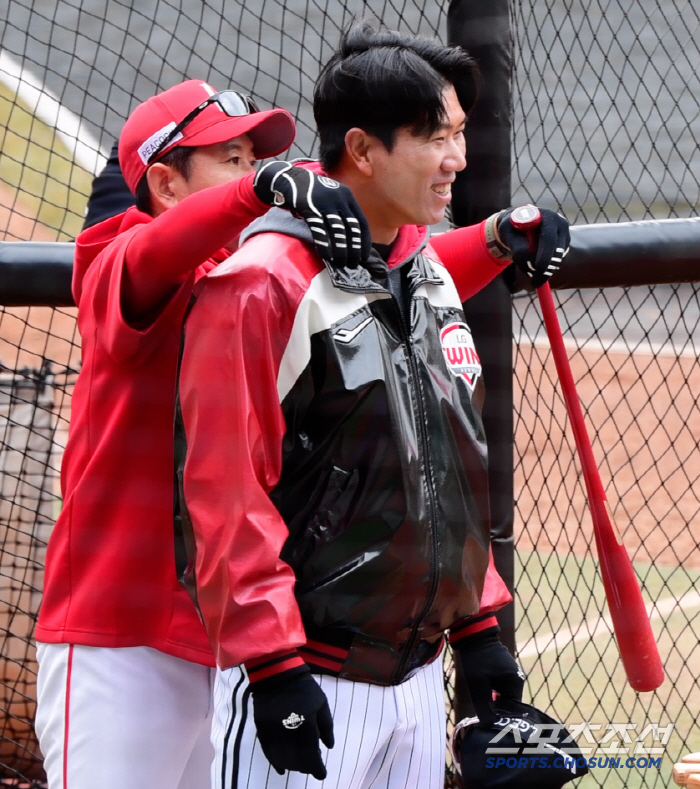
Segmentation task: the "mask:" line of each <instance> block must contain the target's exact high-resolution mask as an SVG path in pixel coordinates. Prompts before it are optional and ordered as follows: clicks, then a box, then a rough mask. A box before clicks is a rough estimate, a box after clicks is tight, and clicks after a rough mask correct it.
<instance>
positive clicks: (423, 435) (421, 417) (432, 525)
mask: <svg viewBox="0 0 700 789" xmlns="http://www.w3.org/2000/svg"><path fill="white" fill-rule="evenodd" d="M420 284H421V283H420V281H416V282H413V283H412V285H411V288H410V290H409V293H408V302H409V303H408V310H409V314H410V317H411V318H412V317H413V315H412V313H413V294H414V293H415V291H416V289H417V287H418V286H419V285H420ZM392 297H393V296H392ZM393 298H394V303H395V304H396V309H397V312H398V315H399V324H400V326H401V334H402V335H403V340H404V345H405V347H406V351H407V357H408V363H409V368H410V370H411V376H412V377H413V382H414V386H413V388H414V391H415V393H416V404H417V411H418V414H417V416H418V436H419V441H420V447H421V450H422V455H423V458H424V466H425V477H426V484H425V488H426V492H427V499H428V529H429V530H430V537H431V539H430V549H431V556H430V586H429V589H428V594H427V597H426V600H425V605H424V606H423V609H422V610H421V612H420V615H419V616H418V618H417V620H416V623H415V624H414V625H413V628H412V629H411V635H410V636H409V638H408V641H407V642H406V646H405V647H404V649H403V653H404V654H403V657H402V658H401V660H400V661H399V664H398V666H397V668H396V671H395V672H394V677H393V680H394V684H396V683H398V682H400V681H401V680H402V679H403V675H404V672H405V670H406V664H407V662H408V660H409V658H410V656H411V652H412V650H413V647H414V646H415V643H416V641H417V638H418V629H419V627H420V625H421V623H422V622H423V619H424V618H425V617H426V616H427V615H428V612H429V611H430V609H431V608H432V607H433V603H434V602H435V597H436V595H437V588H438V575H439V573H438V570H437V554H438V537H437V515H436V513H437V503H436V501H435V498H436V497H435V484H434V477H433V467H432V464H431V463H430V462H429V458H430V453H429V444H428V428H427V426H426V424H425V407H424V403H423V393H422V389H421V385H420V378H419V370H418V364H417V362H416V358H415V352H414V349H413V340H412V338H411V330H410V323H409V324H408V325H406V321H405V320H404V316H403V312H402V310H401V306H400V305H399V303H398V300H397V299H396V298H395V297H393Z"/></svg>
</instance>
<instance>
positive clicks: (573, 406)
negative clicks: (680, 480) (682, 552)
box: [511, 205, 664, 691]
mask: <svg viewBox="0 0 700 789" xmlns="http://www.w3.org/2000/svg"><path fill="white" fill-rule="evenodd" d="M541 219H542V218H541V214H540V212H539V209H538V208H537V207H536V206H531V205H527V206H522V207H521V208H516V209H515V210H514V211H513V212H512V214H511V222H512V224H513V226H514V227H515V228H516V229H519V230H523V231H525V232H528V231H530V233H532V235H534V233H533V232H532V228H534V227H536V226H537V225H538V224H539V223H540V222H541ZM533 240H534V239H533ZM532 246H533V244H532V241H531V248H532ZM537 295H538V297H539V300H540V307H541V309H542V317H543V319H544V325H545V328H546V329H547V336H548V337H549V344H550V346H551V348H552V356H553V357H554V363H555V365H556V368H557V375H558V376H559V381H560V383H561V388H562V392H563V395H564V403H565V405H566V411H567V414H568V417H569V421H570V423H571V426H572V429H573V432H574V440H575V442H576V449H577V451H578V456H579V459H580V461H581V468H582V470H583V479H584V482H585V485H586V493H587V495H588V505H589V507H590V510H591V517H592V520H593V533H594V535H595V542H596V549H597V551H598V560H599V562H600V572H601V575H602V577H603V586H604V587H605V597H606V599H607V601H608V608H609V609H610V616H611V618H612V624H613V630H614V631H615V638H616V639H617V646H618V649H619V651H620V657H621V658H622V665H623V667H624V669H625V673H626V675H627V679H628V681H629V683H630V685H631V686H632V688H634V690H636V691H651V690H654V689H655V688H658V687H659V685H661V683H662V682H663V681H664V670H663V666H662V664H661V658H660V656H659V650H658V647H657V645H656V640H655V639H654V633H653V632H652V629H651V623H650V621H649V616H648V614H647V610H646V606H645V605H644V598H643V597H642V592H641V589H640V588H639V582H638V580H637V576H636V575H635V572H634V568H633V567H632V562H631V561H630V558H629V556H628V555H627V551H626V550H625V547H624V545H623V544H622V541H621V540H620V537H619V535H618V532H617V529H616V528H615V527H614V525H613V523H612V521H611V519H610V515H609V513H608V506H607V496H606V495H605V489H604V487H603V483H602V481H601V478H600V473H599V471H598V466H597V464H596V461H595V456H594V454H593V447H592V446H591V440H590V438H589V435H588V431H587V429H586V423H585V421H584V418H583V410H582V409H581V402H580V400H579V398H578V394H577V392H576V384H575V382H574V376H573V374H572V372H571V366H570V365H569V357H568V355H567V353H566V348H565V346H564V338H563V336H562V332H561V326H560V325H559V318H558V317H557V311H556V307H555V306H554V299H553V298H552V291H551V289H550V287H549V283H548V282H545V284H544V285H542V286H541V287H539V288H538V289H537Z"/></svg>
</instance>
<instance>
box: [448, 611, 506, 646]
mask: <svg viewBox="0 0 700 789" xmlns="http://www.w3.org/2000/svg"><path fill="white" fill-rule="evenodd" d="M492 628H493V630H494V633H498V632H499V631H500V627H499V626H498V620H497V619H496V617H495V616H493V615H492V614H489V615H488V616H482V617H478V618H472V619H467V620H465V621H464V622H463V623H462V624H461V625H458V626H457V627H454V628H452V630H450V644H452V645H455V644H456V643H457V642H458V641H462V640H463V639H465V638H469V636H475V635H476V634H477V633H483V631H484V630H489V629H492Z"/></svg>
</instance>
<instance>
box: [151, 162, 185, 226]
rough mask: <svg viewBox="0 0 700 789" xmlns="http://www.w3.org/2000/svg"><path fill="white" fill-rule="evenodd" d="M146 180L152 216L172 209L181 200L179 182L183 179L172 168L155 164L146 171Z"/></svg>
mask: <svg viewBox="0 0 700 789" xmlns="http://www.w3.org/2000/svg"><path fill="white" fill-rule="evenodd" d="M146 179H147V181H148V188H149V190H150V192H151V208H152V210H153V215H154V216H158V214H162V213H163V211H165V210H166V209H168V208H172V207H173V206H174V205H176V204H177V203H179V202H180V200H181V199H182V197H181V189H180V186H181V184H180V182H181V181H182V180H183V178H182V175H181V174H180V173H179V172H178V171H177V170H176V169H175V168H174V167H171V166H170V165H168V164H163V163H162V162H155V163H154V164H152V165H151V166H150V167H149V168H148V170H147V171H146Z"/></svg>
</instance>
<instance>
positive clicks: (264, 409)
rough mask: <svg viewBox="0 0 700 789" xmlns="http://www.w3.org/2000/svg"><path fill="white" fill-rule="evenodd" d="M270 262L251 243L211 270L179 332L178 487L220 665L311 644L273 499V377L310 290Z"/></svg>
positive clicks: (278, 449) (276, 419)
mask: <svg viewBox="0 0 700 789" xmlns="http://www.w3.org/2000/svg"><path fill="white" fill-rule="evenodd" d="M297 243H298V242H297ZM256 258H257V260H258V261H262V262H261V263H257V262H256ZM269 260H270V255H269V251H267V252H265V251H264V250H259V249H258V250H257V252H256V239H255V238H254V239H253V240H252V241H251V242H249V243H248V244H247V245H246V246H245V247H244V248H243V249H242V250H241V251H240V252H239V253H238V254H237V255H236V256H234V258H233V259H231V260H229V261H227V262H226V263H224V264H222V265H221V266H220V267H219V268H218V269H216V270H215V271H214V272H212V274H211V275H210V276H209V277H207V278H206V280H204V281H203V283H202V285H203V286H202V290H201V293H200V295H199V296H198V299H197V301H196V302H195V304H194V307H193V308H192V311H191V313H190V316H189V318H188V321H187V324H186V331H185V347H184V355H183V359H182V369H181V376H180V399H181V408H182V415H183V422H184V429H185V437H186V444H187V455H186V462H185V467H184V479H183V490H184V498H185V503H186V505H187V509H188V512H189V516H190V518H191V521H192V526H193V531H194V537H195V544H196V552H197V554H196V561H195V572H196V581H197V597H198V603H199V608H200V611H201V614H202V618H203V621H204V625H205V627H206V629H207V633H208V635H209V640H210V642H211V644H212V647H213V649H214V654H215V657H216V660H217V663H218V665H219V666H221V667H222V668H229V667H231V666H234V665H238V664H240V663H243V662H255V661H256V660H258V659H259V658H261V657H263V656H265V655H274V654H281V655H283V654H286V653H289V652H293V651H294V650H295V649H296V647H298V646H301V645H302V644H304V643H305V642H306V637H305V634H304V629H303V625H302V623H301V617H300V614H299V609H298V606H297V604H296V600H295V597H294V583H295V578H294V573H293V571H292V569H291V568H290V567H289V566H288V565H287V564H286V563H284V562H283V561H281V560H280V558H279V556H280V552H281V549H282V547H283V545H284V542H285V540H286V538H287V535H288V532H287V527H286V524H285V523H284V521H283V520H282V518H281V516H280V514H279V512H278V511H277V509H276V508H275V507H274V505H273V503H272V501H271V500H270V497H269V494H270V491H271V490H272V489H273V487H274V486H275V484H276V483H277V481H278V479H279V475H280V473H281V464H282V439H283V436H284V432H285V423H284V418H283V414H282V409H281V406H280V402H279V396H278V391H277V379H278V372H279V367H280V363H281V360H282V357H283V354H284V351H285V348H286V345H287V342H288V339H289V336H290V334H291V330H292V324H293V321H294V316H295V313H296V309H297V307H298V304H299V302H300V301H301V298H302V297H303V294H304V292H305V288H304V285H303V283H299V282H291V283H282V282H281V281H280V277H282V275H281V274H279V272H280V271H281V270H283V269H284V268H285V265H286V264H287V263H288V261H286V260H285V258H284V255H283V254H280V255H278V256H276V257H275V268H274V271H275V275H274V277H272V276H270V272H269V271H268V270H267V266H268V263H269ZM292 279H293V277H292Z"/></svg>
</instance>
